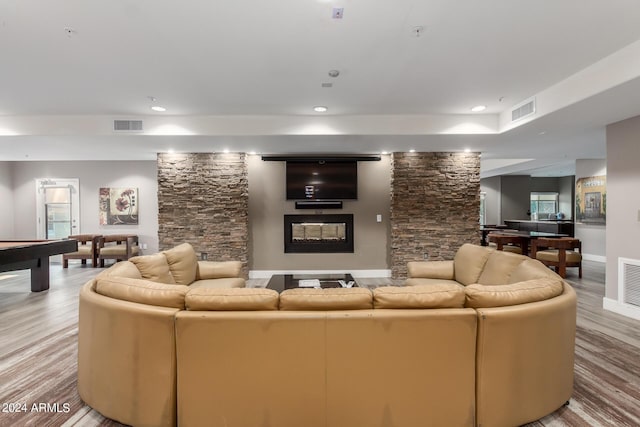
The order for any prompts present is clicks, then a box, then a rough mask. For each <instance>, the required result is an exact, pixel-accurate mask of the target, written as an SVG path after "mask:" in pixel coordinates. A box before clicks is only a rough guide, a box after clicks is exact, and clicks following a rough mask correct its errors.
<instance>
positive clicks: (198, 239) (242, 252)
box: [158, 153, 249, 276]
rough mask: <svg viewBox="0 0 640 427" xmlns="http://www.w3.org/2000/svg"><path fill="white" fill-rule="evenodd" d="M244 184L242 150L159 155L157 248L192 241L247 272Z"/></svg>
mask: <svg viewBox="0 0 640 427" xmlns="http://www.w3.org/2000/svg"><path fill="white" fill-rule="evenodd" d="M248 212H249V188H248V181H247V164H246V159H245V154H244V153H230V154H227V153H224V154H223V153H186V154H169V153H159V154H158V242H159V246H160V250H165V249H169V248H172V247H173V246H176V245H178V244H180V243H184V242H188V243H191V245H193V247H194V248H195V250H196V252H197V253H198V255H200V254H202V253H207V259H208V260H210V261H229V260H237V261H242V263H243V266H244V267H243V271H244V272H245V276H246V273H247V259H248V252H249V251H248V239H249V221H248V218H249V216H248Z"/></svg>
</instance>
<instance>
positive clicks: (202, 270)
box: [196, 261, 242, 280]
mask: <svg viewBox="0 0 640 427" xmlns="http://www.w3.org/2000/svg"><path fill="white" fill-rule="evenodd" d="M241 271H242V263H241V262H240V261H198V271H197V272H196V280H204V279H219V278H222V277H240V273H241Z"/></svg>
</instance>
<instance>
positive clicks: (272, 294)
mask: <svg viewBox="0 0 640 427" xmlns="http://www.w3.org/2000/svg"><path fill="white" fill-rule="evenodd" d="M278 299H279V294H278V292H276V291H274V290H273V289H263V288H230V289H211V288H196V289H191V290H189V292H188V293H187V296H186V298H185V305H186V307H187V310H213V311H225V310H236V311H249V310H277V309H278Z"/></svg>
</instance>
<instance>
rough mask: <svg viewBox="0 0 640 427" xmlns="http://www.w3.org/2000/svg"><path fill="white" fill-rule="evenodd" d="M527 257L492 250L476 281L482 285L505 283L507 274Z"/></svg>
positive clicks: (507, 277)
mask: <svg viewBox="0 0 640 427" xmlns="http://www.w3.org/2000/svg"><path fill="white" fill-rule="evenodd" d="M527 259H529V257H526V256H523V255H518V254H514V253H510V252H503V251H494V252H493V253H492V254H491V255H489V258H488V259H487V262H486V263H485V265H484V269H483V270H482V274H480V277H479V278H478V281H477V283H481V284H483V285H505V284H507V283H508V279H509V275H510V274H511V272H512V271H513V270H515V269H516V268H517V267H518V266H519V265H520V264H522V263H523V262H524V261H525V260H527Z"/></svg>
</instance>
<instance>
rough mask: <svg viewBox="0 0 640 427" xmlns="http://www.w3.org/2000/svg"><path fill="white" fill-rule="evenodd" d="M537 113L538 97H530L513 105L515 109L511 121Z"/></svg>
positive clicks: (512, 111)
mask: <svg viewBox="0 0 640 427" xmlns="http://www.w3.org/2000/svg"><path fill="white" fill-rule="evenodd" d="M535 113H536V99H535V98H530V99H527V100H526V101H524V102H522V103H520V104H518V105H517V106H515V107H513V110H511V121H512V122H515V121H516V120H520V119H524V118H525V117H529V116H531V115H532V114H535Z"/></svg>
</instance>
